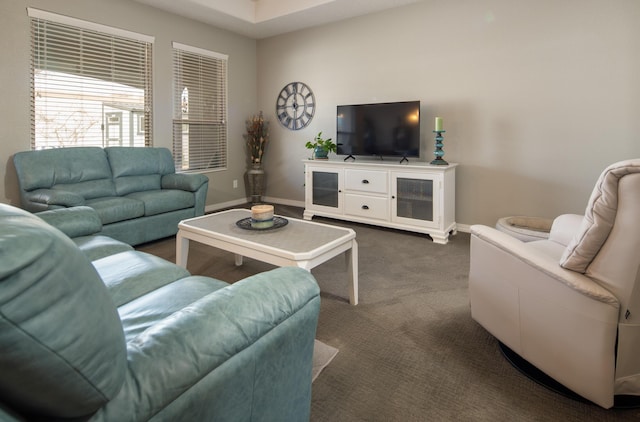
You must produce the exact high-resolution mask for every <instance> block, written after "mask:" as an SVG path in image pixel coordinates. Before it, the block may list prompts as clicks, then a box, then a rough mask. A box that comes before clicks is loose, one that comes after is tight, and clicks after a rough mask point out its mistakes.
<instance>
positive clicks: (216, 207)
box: [204, 199, 248, 212]
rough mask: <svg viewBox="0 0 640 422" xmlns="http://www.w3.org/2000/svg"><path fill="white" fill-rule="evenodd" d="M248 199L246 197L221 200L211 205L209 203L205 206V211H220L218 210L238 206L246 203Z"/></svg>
mask: <svg viewBox="0 0 640 422" xmlns="http://www.w3.org/2000/svg"><path fill="white" fill-rule="evenodd" d="M247 202H248V201H247V200H246V199H236V200H233V201H227V202H220V203H217V204H211V205H207V206H205V207H204V212H214V211H218V210H222V209H225V208H232V207H236V206H238V205H244V204H246V203H247Z"/></svg>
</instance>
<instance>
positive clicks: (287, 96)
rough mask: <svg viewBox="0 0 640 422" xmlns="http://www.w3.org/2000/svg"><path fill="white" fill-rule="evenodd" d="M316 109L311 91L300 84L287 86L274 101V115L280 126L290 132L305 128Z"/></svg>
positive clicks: (295, 83)
mask: <svg viewBox="0 0 640 422" xmlns="http://www.w3.org/2000/svg"><path fill="white" fill-rule="evenodd" d="M315 109H316V99H315V97H314V96H313V91H311V88H309V87H308V86H307V85H306V84H304V83H302V82H291V83H289V84H287V85H286V86H285V87H284V88H282V91H280V94H278V99H277V100H276V114H277V115H278V120H279V121H280V123H282V125H283V126H284V127H286V128H288V129H290V130H300V129H302V128H303V127H305V126H307V125H308V124H309V122H311V119H313V113H314V112H315Z"/></svg>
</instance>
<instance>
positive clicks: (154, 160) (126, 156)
mask: <svg viewBox="0 0 640 422" xmlns="http://www.w3.org/2000/svg"><path fill="white" fill-rule="evenodd" d="M105 152H106V154H107V156H108V157H109V165H110V166H111V171H112V173H113V179H114V181H115V186H116V191H117V192H118V195H126V194H128V193H131V192H137V191H140V190H148V189H160V177H161V176H163V175H165V174H171V173H175V172H176V170H175V165H174V164H173V157H172V155H171V151H169V150H168V149H167V148H135V147H109V148H105ZM148 175H152V176H155V177H154V178H153V183H154V184H153V186H149V183H150V180H147V179H145V178H140V179H137V178H131V176H148Z"/></svg>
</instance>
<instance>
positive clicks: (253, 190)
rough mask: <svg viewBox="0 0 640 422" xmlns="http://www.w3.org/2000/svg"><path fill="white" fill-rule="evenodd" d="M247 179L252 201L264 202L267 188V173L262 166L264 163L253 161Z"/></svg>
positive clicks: (248, 193)
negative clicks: (263, 197) (263, 196)
mask: <svg viewBox="0 0 640 422" xmlns="http://www.w3.org/2000/svg"><path fill="white" fill-rule="evenodd" d="M246 179H247V183H246V186H247V196H248V197H249V199H250V200H251V202H252V203H254V204H255V203H259V202H262V195H264V190H265V186H266V184H265V173H264V169H263V168H262V164H260V163H253V164H251V168H250V169H249V170H247V173H246Z"/></svg>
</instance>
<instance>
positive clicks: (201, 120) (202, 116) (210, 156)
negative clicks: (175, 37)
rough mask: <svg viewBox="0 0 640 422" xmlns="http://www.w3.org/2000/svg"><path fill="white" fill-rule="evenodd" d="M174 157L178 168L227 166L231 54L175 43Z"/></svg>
mask: <svg viewBox="0 0 640 422" xmlns="http://www.w3.org/2000/svg"><path fill="white" fill-rule="evenodd" d="M173 85H174V93H173V157H174V159H175V163H176V169H177V170H178V171H189V170H204V169H224V168H226V167H227V56H226V55H223V54H219V53H215V52H212V51H207V50H202V49H199V48H196V47H191V46H186V45H183V44H178V43H173Z"/></svg>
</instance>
